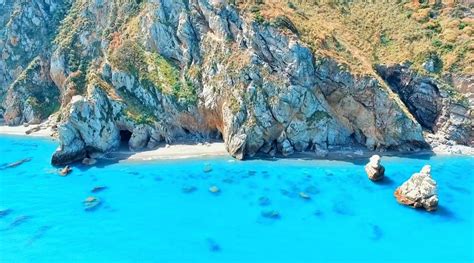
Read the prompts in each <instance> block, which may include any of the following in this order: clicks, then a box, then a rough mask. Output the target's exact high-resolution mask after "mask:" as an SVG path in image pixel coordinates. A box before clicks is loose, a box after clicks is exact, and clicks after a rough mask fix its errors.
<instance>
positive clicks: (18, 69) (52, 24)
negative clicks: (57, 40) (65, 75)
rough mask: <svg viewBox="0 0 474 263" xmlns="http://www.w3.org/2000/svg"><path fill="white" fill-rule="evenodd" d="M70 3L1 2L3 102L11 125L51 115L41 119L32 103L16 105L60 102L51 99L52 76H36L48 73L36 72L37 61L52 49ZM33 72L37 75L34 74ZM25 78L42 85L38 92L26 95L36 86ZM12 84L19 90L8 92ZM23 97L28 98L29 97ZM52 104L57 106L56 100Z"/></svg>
mask: <svg viewBox="0 0 474 263" xmlns="http://www.w3.org/2000/svg"><path fill="white" fill-rule="evenodd" d="M70 2H71V1H69V0H38V1H11V0H7V1H1V2H0V10H2V11H1V12H0V52H1V53H0V58H1V59H0V102H3V103H1V104H3V105H2V107H6V109H5V111H6V114H7V115H8V118H5V121H6V122H7V124H11V125H18V124H21V123H22V122H25V121H26V122H28V121H31V120H32V119H33V120H34V122H37V120H38V118H37V117H40V118H42V119H44V118H46V117H47V116H48V115H49V114H51V112H49V113H48V114H44V115H41V114H40V116H38V113H35V112H34V110H32V109H31V108H32V107H34V105H33V106H31V104H34V103H29V104H28V103H27V105H26V106H22V105H20V106H18V107H16V106H15V105H14V104H17V103H21V102H18V101H25V100H26V99H28V98H29V97H31V95H32V97H33V98H37V97H39V98H40V99H41V98H42V97H47V98H48V99H57V98H54V97H53V98H51V97H50V96H48V91H49V89H54V88H53V87H51V85H50V84H51V83H50V80H49V76H48V77H46V75H43V76H34V75H32V74H42V73H40V71H42V72H44V70H36V69H34V67H35V65H36V64H37V63H38V59H35V58H36V57H38V56H39V55H42V56H44V55H45V54H47V53H48V51H49V50H50V47H51V40H52V38H53V37H54V33H55V31H56V29H57V27H58V25H59V23H60V21H61V20H62V19H63V17H64V15H65V13H66V11H67V10H68V8H69V6H70ZM41 63H42V64H43V65H42V66H41V67H42V68H48V67H49V65H44V61H41ZM32 64H33V65H32ZM48 64H49V62H48ZM31 70H33V71H35V72H31ZM25 78H33V80H32V81H34V82H35V83H34V84H33V85H35V86H37V85H38V87H35V88H33V89H35V90H33V91H28V92H26V93H30V92H31V93H33V94H23V93H24V91H25V89H26V90H28V87H25V86H28V85H32V84H30V83H24V82H22V81H21V80H23V79H25ZM15 82H17V84H16V85H15V84H13V83H15ZM18 82H20V83H18ZM12 84H13V86H14V87H12V88H11V89H15V90H16V91H8V93H7V89H8V88H9V87H10V85H12ZM39 90H42V91H44V92H45V94H41V93H40V94H39V95H38V93H39ZM12 93H22V94H12ZM7 94H8V95H7ZM5 95H7V97H5ZM22 95H26V97H23V96H22ZM56 96H57V92H56ZM40 99H39V100H40ZM39 103H41V101H40V102H39ZM48 103H49V102H48ZM51 103H53V104H54V102H53V101H51ZM25 108H26V109H25ZM22 110H24V111H22ZM33 115H35V116H33Z"/></svg>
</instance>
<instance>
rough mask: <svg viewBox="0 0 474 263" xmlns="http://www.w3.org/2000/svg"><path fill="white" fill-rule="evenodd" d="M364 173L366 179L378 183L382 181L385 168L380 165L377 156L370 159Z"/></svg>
mask: <svg viewBox="0 0 474 263" xmlns="http://www.w3.org/2000/svg"><path fill="white" fill-rule="evenodd" d="M365 172H366V173H367V177H369V179H370V180H372V181H380V180H382V179H383V177H384V174H385V168H384V167H383V166H382V165H381V164H380V156H379V155H373V156H372V157H370V161H369V163H368V164H366V165H365Z"/></svg>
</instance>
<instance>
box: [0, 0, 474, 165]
mask: <svg viewBox="0 0 474 263" xmlns="http://www.w3.org/2000/svg"><path fill="white" fill-rule="evenodd" d="M32 2H39V3H42V5H37V6H36V7H34V8H39V9H40V10H43V11H44V8H41V7H44V6H49V10H50V11H49V12H50V13H47V12H46V13H45V15H44V16H45V17H48V15H47V14H51V12H52V11H51V10H55V9H54V8H60V7H63V8H64V9H65V10H67V11H65V12H64V13H65V17H64V18H62V19H61V20H62V22H61V26H60V27H59V28H58V29H57V30H55V29H54V27H45V26H44V24H43V23H46V22H47V21H46V20H45V18H38V19H40V21H43V22H39V24H38V27H40V28H43V29H44V30H49V31H54V33H53V35H54V38H52V39H51V41H50V42H48V41H47V40H46V39H42V40H41V39H40V40H37V41H38V42H39V43H38V44H35V45H31V46H29V49H31V50H32V51H31V52H25V53H26V54H28V55H26V54H24V55H22V56H23V57H22V58H21V59H20V60H17V62H13V61H10V60H3V61H2V63H0V68H1V69H4V70H3V71H2V74H3V75H2V76H3V79H2V80H1V81H2V82H0V88H1V89H0V90H7V89H8V92H4V94H6V96H3V97H2V100H3V109H4V111H5V112H4V113H3V115H4V118H5V121H6V122H7V123H8V124H12V125H18V124H21V123H23V122H30V123H33V122H39V121H40V120H42V119H45V118H47V116H48V115H49V114H51V113H53V112H54V111H55V110H56V109H49V108H45V106H44V105H49V106H50V105H58V108H60V110H59V112H58V113H57V114H56V115H55V121H57V122H58V124H59V125H58V132H59V135H58V138H59V141H60V147H59V148H58V150H57V151H56V152H55V153H54V155H53V159H52V161H53V163H54V164H62V163H68V162H72V161H77V160H80V159H82V158H84V157H86V156H90V155H93V154H95V153H104V152H107V151H110V150H113V149H115V148H116V147H117V146H118V145H119V144H120V139H121V138H120V131H129V132H131V133H132V136H131V138H130V141H129V146H130V148H132V149H134V150H138V149H142V148H146V147H148V148H154V147H156V146H157V145H158V144H159V143H160V142H162V141H166V142H172V141H173V140H179V139H180V138H196V139H202V138H204V139H210V138H216V139H223V140H224V141H225V143H226V146H227V150H228V151H229V153H230V154H231V155H233V156H235V157H236V158H239V159H243V158H245V157H249V156H253V155H255V154H257V153H263V154H270V155H274V154H277V153H281V154H283V155H285V156H286V155H290V154H292V153H294V152H295V151H296V152H301V151H315V152H317V153H321V154H325V153H327V152H328V151H331V150H337V149H343V148H350V147H364V148H368V149H371V150H386V149H388V150H415V149H419V148H424V147H427V146H428V144H427V143H426V141H425V138H424V136H423V128H425V129H427V130H429V131H431V132H436V131H437V130H436V129H435V128H436V127H441V126H442V125H445V126H447V127H446V128H439V129H441V130H443V131H444V132H447V131H449V130H451V132H450V133H449V132H448V133H449V134H451V137H452V138H453V140H454V141H456V142H459V143H464V144H467V143H472V141H468V140H467V141H466V138H469V136H468V135H466V131H464V130H462V131H461V128H459V127H458V126H456V125H455V124H454V123H457V124H459V122H457V121H456V120H453V119H452V118H451V119H450V121H452V122H453V124H451V123H449V124H447V122H445V121H443V120H442V119H440V118H441V117H440V116H444V115H443V113H442V112H443V110H444V109H445V108H446V107H444V106H443V105H444V104H443V101H442V98H438V97H436V94H438V93H437V90H436V88H433V89H430V90H429V91H426V89H423V88H421V91H420V88H418V87H419V86H420V85H421V84H420V85H418V86H416V87H414V88H409V89H408V90H407V91H406V92H405V91H403V92H402V91H401V89H399V87H400V86H401V85H405V84H400V83H399V82H400V81H399V80H398V79H397V80H393V81H392V80H391V79H393V78H392V77H391V75H390V73H387V72H385V71H383V72H382V70H380V75H381V76H382V77H383V79H382V78H380V77H379V76H377V75H376V74H360V73H358V74H355V73H352V72H351V70H350V69H349V68H348V67H345V66H344V65H341V64H340V63H338V62H336V60H335V59H333V58H331V57H330V56H327V57H322V56H318V55H315V53H314V52H313V51H312V50H311V49H310V48H309V47H308V45H307V44H306V43H305V42H303V41H302V40H301V39H300V37H299V35H298V31H297V29H295V27H294V25H292V24H291V21H286V22H285V23H279V24H278V25H274V24H269V23H262V22H261V21H255V19H253V18H252V17H249V15H248V14H247V13H246V12H244V11H242V10H240V9H238V8H237V7H236V6H234V5H233V4H229V3H228V2H227V1H215V0H192V1H171V0H169V1H168V0H149V1H132V0H125V1H101V0H94V1H91V0H76V1H72V2H71V3H68V2H67V1H58V2H54V1H53V0H50V1H45V2H44V3H43V2H41V1H32ZM5 3H6V4H5ZM0 5H1V4H0ZM3 5H4V6H6V7H7V8H10V9H12V10H13V9H15V8H16V9H15V10H20V11H21V12H23V13H25V14H27V13H28V12H29V11H27V9H28V8H29V9H32V10H36V9H34V8H33V7H29V6H28V5H26V6H25V5H23V6H21V5H19V6H16V7H15V4H14V3H10V2H8V0H6V2H4V3H3ZM38 6H39V7H38ZM53 6H54V8H53ZM29 9H28V10H29ZM5 10H6V9H5ZM61 10H63V9H61ZM31 12H35V11H31ZM61 15H62V13H61V12H59V11H58V12H57V17H60V16H61ZM25 16H26V17H28V19H26V18H24V19H26V20H25V21H24V22H23V23H25V24H24V25H23V26H27V25H29V24H28V23H30V20H29V19H31V23H34V22H33V20H34V18H35V17H36V16H34V17H29V16H27V15H25ZM0 17H1V18H2V20H0V22H2V23H3V21H4V20H6V19H5V14H4V13H3V11H2V14H1V16H0ZM14 18H15V17H13V18H12V20H14ZM35 21H36V20H35ZM45 21H46V22H45ZM54 21H56V20H54ZM54 21H52V22H50V23H52V24H54ZM54 25H56V24H54ZM18 34H19V37H21V38H19V39H20V41H19V42H18V43H17V45H23V44H22V43H23V42H21V39H23V38H24V37H26V36H28V35H23V34H21V33H18ZM11 36H12V33H11V31H9V30H5V31H3V32H2V41H3V42H0V44H3V45H4V46H5V45H7V46H8V47H9V48H6V49H4V50H5V51H4V52H3V53H6V54H7V56H9V57H14V56H15V52H19V51H15V50H13V49H11V48H10V47H11V45H12V43H11V40H9V41H10V42H9V43H7V41H8V38H11ZM37 37H39V36H37ZM32 39H33V40H34V38H32ZM25 41H26V40H25ZM25 43H26V42H25ZM27 43H30V42H28V41H27ZM25 45H26V44H25ZM40 47H44V48H45V50H47V51H48V52H45V54H41V56H40V54H38V52H37V51H36V50H37V49H38V48H40ZM26 48H27V47H26V46H23V47H22V46H20V47H19V50H21V51H25V50H26ZM33 51H34V52H33ZM30 61H31V62H30ZM20 66H24V67H25V69H23V70H22V69H21V67H20ZM18 67H20V68H18ZM16 71H19V72H20V73H18V72H17V73H15V72H16ZM384 79H385V81H384ZM388 79H390V80H388ZM387 83H388V85H387ZM405 86H406V85H405ZM421 86H423V85H421ZM425 91H426V92H428V93H429V94H428V95H427V96H431V97H428V98H426V100H423V99H422V100H418V99H416V98H418V97H420V96H421V95H420V96H419V95H416V94H425V93H426V92H425ZM424 92H425V93H424ZM413 94H415V95H413ZM417 96H418V97H417ZM421 97H423V96H421ZM29 98H31V99H29ZM423 98H425V97H423ZM431 98H433V99H432V100H431ZM29 100H30V102H29ZM35 105H36V107H35ZM38 105H43V106H41V107H38ZM45 109H46V110H45ZM444 111H448V112H453V111H452V110H444ZM466 114H467V113H466ZM466 114H464V115H463V116H466ZM450 116H451V115H450ZM466 118H467V119H468V120H470V117H466ZM460 122H461V123H462V125H460V126H462V129H466V123H467V121H466V120H464V119H463V120H462V121H460ZM469 123H470V122H469ZM420 124H421V125H420ZM466 136H467V137H466Z"/></svg>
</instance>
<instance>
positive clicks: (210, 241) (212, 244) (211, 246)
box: [206, 238, 221, 252]
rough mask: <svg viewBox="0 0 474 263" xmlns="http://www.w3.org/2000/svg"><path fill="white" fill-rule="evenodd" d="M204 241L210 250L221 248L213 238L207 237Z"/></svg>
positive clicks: (216, 250)
mask: <svg viewBox="0 0 474 263" xmlns="http://www.w3.org/2000/svg"><path fill="white" fill-rule="evenodd" d="M206 241H207V244H208V246H209V250H210V251H212V252H218V251H220V250H221V246H219V244H218V243H217V242H216V241H215V240H214V239H212V238H208V239H207V240H206Z"/></svg>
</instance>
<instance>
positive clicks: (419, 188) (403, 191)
mask: <svg viewBox="0 0 474 263" xmlns="http://www.w3.org/2000/svg"><path fill="white" fill-rule="evenodd" d="M395 197H396V199H397V201H398V202H399V203H401V204H404V205H408V206H411V207H414V208H421V207H422V208H424V209H426V211H434V210H436V209H437V208H438V194H437V186H436V182H435V181H434V180H433V178H431V166H429V165H425V166H423V168H422V169H421V171H420V172H419V173H415V174H413V175H412V176H411V177H410V179H408V181H406V182H404V183H403V184H402V185H401V186H400V187H398V188H397V190H396V191H395Z"/></svg>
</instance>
